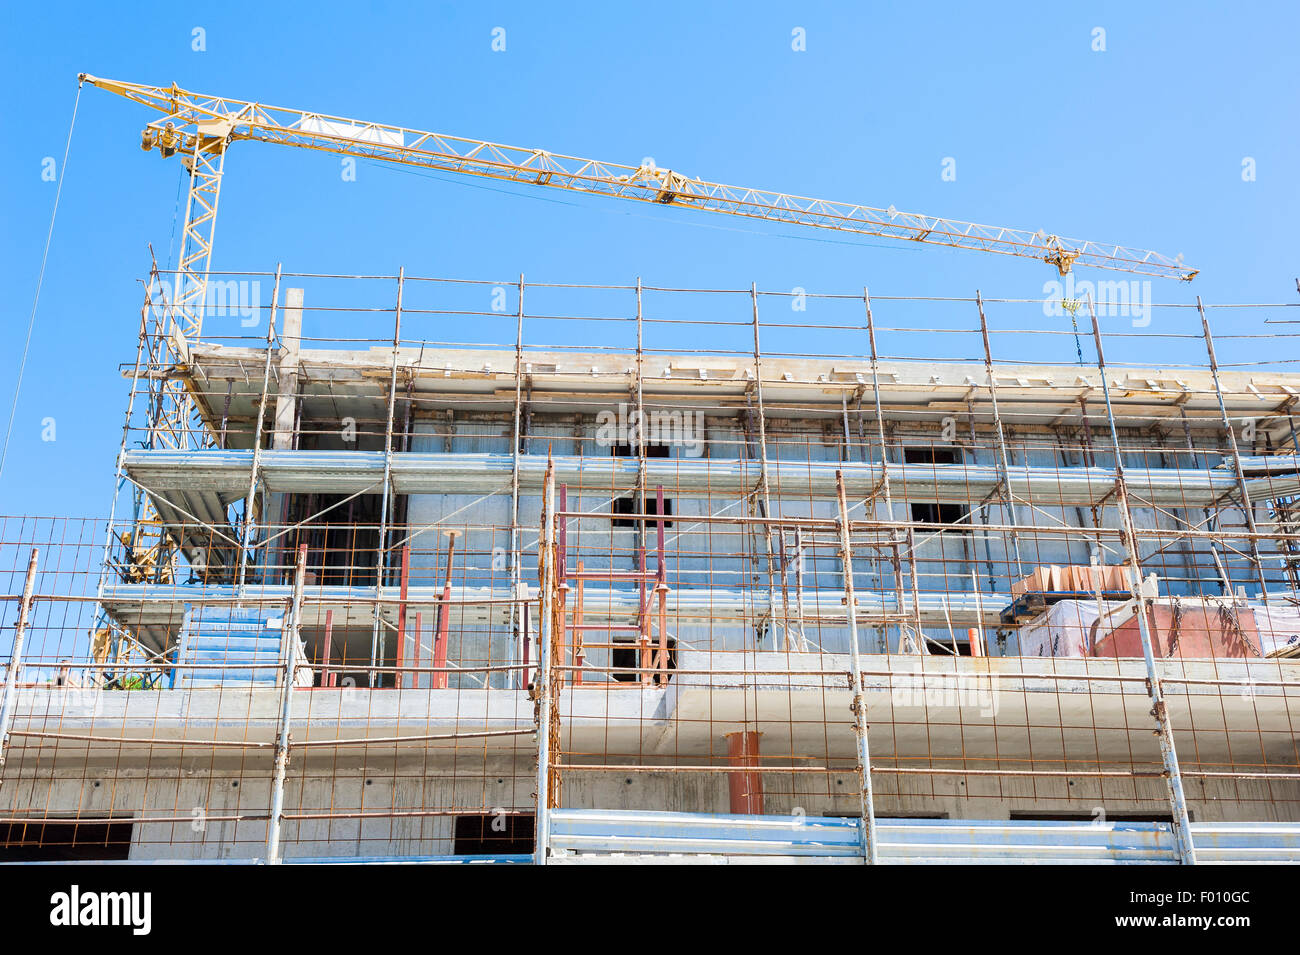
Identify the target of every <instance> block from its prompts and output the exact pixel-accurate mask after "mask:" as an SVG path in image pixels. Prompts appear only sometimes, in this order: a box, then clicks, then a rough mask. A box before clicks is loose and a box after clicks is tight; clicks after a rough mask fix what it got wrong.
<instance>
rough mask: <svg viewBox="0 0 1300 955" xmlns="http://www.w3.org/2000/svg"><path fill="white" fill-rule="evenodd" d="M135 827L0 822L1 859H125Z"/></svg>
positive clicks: (9, 860) (89, 823)
mask: <svg viewBox="0 0 1300 955" xmlns="http://www.w3.org/2000/svg"><path fill="white" fill-rule="evenodd" d="M133 828H134V826H133V824H132V823H129V822H73V821H69V822H48V821H42V822H5V823H0V862H60V861H82V860H87V861H89V860H99V859H108V860H113V859H125V858H127V857H128V856H130V854H131V832H132V830H133Z"/></svg>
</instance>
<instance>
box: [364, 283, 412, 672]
mask: <svg viewBox="0 0 1300 955" xmlns="http://www.w3.org/2000/svg"><path fill="white" fill-rule="evenodd" d="M405 286H406V267H405V266H400V267H399V268H398V270H397V306H396V309H395V311H394V317H393V362H392V367H391V369H390V371H389V380H388V417H387V423H386V424H385V426H384V486H383V488H382V492H381V493H382V496H381V497H380V503H379V544H378V547H377V551H376V554H375V619H374V623H373V625H372V629H371V631H370V679H369V683H370V685H371V686H374V685H375V675H376V674H375V667H379V666H383V665H384V642H385V641H384V638H383V636H382V629H381V628H382V625H383V609H382V604H383V593H384V572H385V570H386V569H387V564H388V560H387V558H388V540H387V538H388V518H389V510H390V503H391V501H392V496H393V494H392V486H393V414H394V411H395V409H396V407H397V363H398V358H399V357H400V355H401V352H402V290H403V289H404V288H405ZM394 681H396V674H394ZM379 682H380V683H381V684H382V683H383V676H382V675H381V676H380V677H379Z"/></svg>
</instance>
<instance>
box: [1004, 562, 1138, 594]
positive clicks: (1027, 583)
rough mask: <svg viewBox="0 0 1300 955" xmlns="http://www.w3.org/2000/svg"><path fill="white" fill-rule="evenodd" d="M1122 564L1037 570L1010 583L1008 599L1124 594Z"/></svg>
mask: <svg viewBox="0 0 1300 955" xmlns="http://www.w3.org/2000/svg"><path fill="white" fill-rule="evenodd" d="M1127 570H1128V568H1127V567H1125V565H1123V564H1066V565H1064V566H1056V565H1051V566H1048V567H1037V568H1035V569H1034V572H1033V573H1032V574H1030V575H1029V576H1028V577H1024V578H1022V579H1021V580H1016V581H1012V584H1011V596H1013V597H1019V596H1020V595H1022V594H1027V593H1054V592H1063V593H1089V594H1090V593H1097V592H1098V591H1100V592H1103V593H1105V592H1107V591H1110V592H1115V591H1124V590H1128V583H1127V577H1126V573H1127Z"/></svg>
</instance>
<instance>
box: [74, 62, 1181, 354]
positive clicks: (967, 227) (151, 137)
mask: <svg viewBox="0 0 1300 955" xmlns="http://www.w3.org/2000/svg"><path fill="white" fill-rule="evenodd" d="M80 80H81V82H83V83H90V84H91V85H92V86H96V87H99V88H100V89H103V90H107V91H109V92H111V93H115V94H117V95H119V96H122V97H125V98H127V99H130V100H134V101H135V102H137V103H141V104H143V105H145V106H148V107H150V108H151V109H153V110H156V111H157V112H158V113H160V114H161V115H160V116H159V117H158V118H157V119H155V120H154V121H153V122H151V123H149V125H148V126H146V127H145V128H144V132H143V134H142V138H141V147H142V148H144V149H146V150H151V149H157V150H158V151H159V152H160V153H161V154H162V155H163V156H164V157H167V156H173V155H179V156H181V158H182V161H183V162H184V163H185V165H186V166H187V167H188V168H189V171H190V187H189V195H188V198H187V201H186V212H185V222H184V231H183V233H182V235H183V238H182V249H181V258H180V267H179V272H180V275H179V276H178V282H177V285H178V290H177V292H176V298H175V302H174V307H175V310H176V314H177V315H178V325H179V331H180V332H181V334H182V336H183V340H194V339H196V338H197V336H198V334H199V332H200V331H201V329H202V322H203V317H202V316H203V302H204V301H205V298H206V294H207V275H208V270H209V268H210V262H211V257H212V241H213V235H214V232H215V228H216V220H217V202H218V199H219V198H220V194H221V177H222V171H223V169H224V166H225V159H226V153H227V150H228V148H229V146H230V145H231V144H232V143H235V142H239V141H241V140H251V141H254V142H266V143H280V144H282V145H287V146H297V147H300V148H303V149H314V150H319V151H323V152H330V153H335V154H338V155H343V156H355V157H362V158H368V159H376V160H381V161H384V162H390V163H397V164H402V165H408V166H417V167H423V168H425V169H435V170H440V171H442V172H450V173H458V174H461V175H467V176H480V177H486V178H489V179H499V180H507V181H511V182H521V183H531V184H533V185H537V186H543V187H547V188H550V189H567V190H571V191H574V192H582V193H587V194H589V195H599V196H610V197H616V198H621V199H633V200H636V201H638V202H651V203H657V204H660V205H669V206H676V207H679V208H687V209H697V210H704V211H709V212H717V213H723V214H726V215H735V216H743V217H747V218H751V219H766V220H769V221H773V222H783V223H787V224H791V225H801V226H808V227H811V228H816V229H828V230H831V231H835V232H847V233H856V234H859V235H871V236H880V237H885V238H890V239H900V240H904V241H912V242H923V243H927V244H929V245H943V246H951V247H953V248H959V249H973V250H978V251H983V252H996V253H1000V254H1003V255H1015V256H1021V257H1024V258H1033V259H1040V260H1042V261H1044V262H1047V263H1049V264H1051V265H1053V266H1055V267H1056V269H1057V270H1058V271H1059V272H1060V274H1061V275H1065V274H1066V273H1068V272H1069V271H1070V269H1071V267H1072V266H1074V265H1083V266H1093V267H1095V268H1103V269H1114V270H1117V271H1121V272H1131V273H1137V274H1142V275H1154V276H1161V277H1167V278H1177V279H1182V280H1184V281H1191V279H1193V278H1194V277H1195V276H1196V274H1197V270H1195V269H1191V268H1188V267H1187V266H1185V265H1183V263H1182V256H1181V255H1180V256H1176V257H1172V258H1171V257H1169V256H1166V255H1161V254H1160V253H1157V252H1150V251H1146V250H1143V249H1135V248H1130V247H1128V246H1121V245H1112V244H1106V243H1099V242H1090V241H1087V240H1082V239H1067V238H1063V237H1061V236H1057V235H1049V234H1047V233H1045V232H1044V231H1042V230H1038V231H1029V230H1026V229H1012V228H1005V227H1001V226H989V225H979V224H977V223H973V222H962V221H958V220H956V219H946V218H937V217H934V216H926V215H921V214H918V213H911V212H900V211H899V210H897V209H895V208H894V207H893V206H890V207H888V208H885V209H880V208H876V207H873V206H866V205H859V204H855V203H846V202H835V201H831V200H827V199H811V198H807V197H804V196H795V195H788V194H786V193H780V192H772V191H769V190H765V189H752V188H748V187H745V186H730V185H725V184H723V183H717V182H710V181H707V180H704V179H693V178H690V177H688V176H686V175H683V174H681V173H678V172H675V171H673V170H670V169H660V168H658V167H655V166H652V165H644V164H643V165H639V166H629V165H623V164H620V163H611V162H601V161H599V160H594V159H581V158H579V157H576V156H566V155H562V154H560V153H552V152H548V151H547V150H544V149H529V148H524V147H518V146H505V145H501V144H499V143H491V142H486V141H483V140H477V139H464V138H461V137H458V136H448V135H444V134H441V133H431V132H424V131H421V130H415V129H407V128H405V127H402V126H390V125H386V124H383V123H372V122H364V121H361V120H355V119H347V118H344V117H339V116H329V115H326V114H324V113H314V112H307V111H305V110H299V109H290V108H286V107H279V106H269V105H266V104H263V103H252V102H246V101H244V100H237V99H229V98H227V97H223V96H213V95H209V94H205V93H194V92H190V91H188V90H184V89H181V88H180V87H179V86H176V85H172V86H170V87H163V86H146V85H143V84H140V83H127V82H122V81H119V80H110V79H104V78H102V77H97V76H91V75H89V74H85V73H83V74H81V76H80Z"/></svg>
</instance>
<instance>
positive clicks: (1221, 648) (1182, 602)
mask: <svg viewBox="0 0 1300 955" xmlns="http://www.w3.org/2000/svg"><path fill="white" fill-rule="evenodd" d="M1146 613H1147V631H1148V633H1150V635H1151V652H1152V654H1153V655H1154V656H1156V657H1157V658H1170V657H1178V658H1180V659H1190V660H1205V659H1209V660H1213V659H1225V658H1244V657H1258V656H1260V655H1261V654H1260V639H1259V632H1258V630H1257V628H1256V625H1255V614H1254V612H1253V611H1252V610H1251V608H1249V607H1245V606H1241V605H1240V604H1238V603H1237V602H1236V601H1234V600H1233V599H1231V598H1218V597H1171V598H1164V599H1161V600H1155V601H1152V602H1151V605H1150V607H1149V608H1148V609H1147V612H1146ZM1092 655H1093V656H1097V657H1140V656H1142V636H1141V632H1140V630H1139V627H1138V618H1137V615H1136V614H1134V613H1129V614H1126V615H1125V616H1124V619H1122V620H1120V621H1119V622H1117V623H1115V625H1114V626H1113V627H1110V628H1109V629H1108V628H1106V627H1105V626H1098V627H1096V633H1095V634H1094V636H1093V640H1092Z"/></svg>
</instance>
